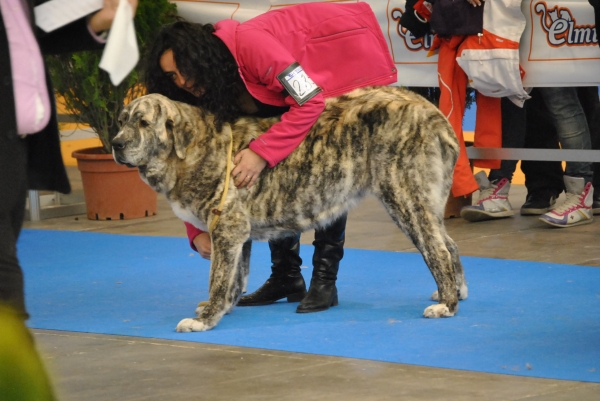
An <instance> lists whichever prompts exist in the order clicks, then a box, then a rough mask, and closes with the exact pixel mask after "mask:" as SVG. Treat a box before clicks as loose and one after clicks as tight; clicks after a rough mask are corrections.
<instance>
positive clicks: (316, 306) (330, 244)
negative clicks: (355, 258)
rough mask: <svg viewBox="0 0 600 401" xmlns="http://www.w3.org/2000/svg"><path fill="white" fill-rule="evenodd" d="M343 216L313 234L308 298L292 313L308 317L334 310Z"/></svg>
mask: <svg viewBox="0 0 600 401" xmlns="http://www.w3.org/2000/svg"><path fill="white" fill-rule="evenodd" d="M346 217H347V216H346V215H343V216H342V217H340V218H339V219H337V220H336V221H334V222H333V224H332V225H331V226H329V227H327V228H325V229H322V230H317V231H315V241H314V242H313V245H314V246H315V253H314V254H313V274H312V279H311V280H310V288H309V289H308V294H306V297H304V299H303V300H302V302H300V305H298V308H297V309H296V312H298V313H310V312H320V311H323V310H326V309H329V307H330V306H337V304H338V294H337V288H336V286H335V281H336V280H337V272H338V269H339V267H340V260H342V258H343V257H344V240H345V233H346Z"/></svg>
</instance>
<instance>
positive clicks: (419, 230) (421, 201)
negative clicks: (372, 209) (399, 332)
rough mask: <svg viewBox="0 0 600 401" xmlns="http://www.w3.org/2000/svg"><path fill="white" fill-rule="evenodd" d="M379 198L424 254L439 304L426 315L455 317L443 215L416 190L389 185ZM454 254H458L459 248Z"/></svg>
mask: <svg viewBox="0 0 600 401" xmlns="http://www.w3.org/2000/svg"><path fill="white" fill-rule="evenodd" d="M376 195H377V196H378V197H379V199H380V200H381V202H382V203H383V205H384V207H385V208H386V210H387V211H388V213H389V214H390V216H391V217H392V219H393V220H394V222H395V223H396V224H397V225H398V227H400V229H401V230H402V231H403V232H404V233H405V234H406V235H408V237H409V238H410V239H411V240H412V242H413V244H414V245H415V246H416V247H417V249H418V250H419V251H420V252H421V254H422V255H423V259H424V260H425V263H426V264H427V266H428V267H429V270H430V272H431V274H432V275H433V278H434V280H435V282H436V284H437V287H438V294H440V296H439V298H440V299H439V303H438V304H437V305H431V306H429V307H427V308H426V309H425V311H424V313H423V315H424V316H425V317H430V318H437V317H450V316H454V314H455V313H456V312H457V311H458V295H457V291H456V279H455V272H454V265H453V259H454V257H453V254H452V253H451V251H450V250H449V249H448V247H447V245H446V242H447V234H446V232H445V229H444V227H443V215H442V216H440V213H438V212H436V210H435V209H434V208H432V207H430V205H429V203H428V202H429V200H428V199H427V197H426V193H424V192H423V191H415V190H414V188H413V189H412V190H411V193H410V194H409V193H408V192H407V191H406V190H405V189H403V188H398V187H394V188H391V187H390V186H387V187H382V188H381V192H380V193H379V194H376ZM453 251H456V252H457V250H456V247H454V248H453ZM457 255H458V253H456V256H457ZM461 269H462V268H461Z"/></svg>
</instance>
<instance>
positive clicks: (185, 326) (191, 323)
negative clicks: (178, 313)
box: [175, 319, 212, 333]
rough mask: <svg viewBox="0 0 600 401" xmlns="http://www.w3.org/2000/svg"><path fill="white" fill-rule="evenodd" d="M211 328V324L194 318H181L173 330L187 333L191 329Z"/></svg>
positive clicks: (203, 329)
mask: <svg viewBox="0 0 600 401" xmlns="http://www.w3.org/2000/svg"><path fill="white" fill-rule="evenodd" d="M210 329H212V326H209V325H207V324H206V323H204V322H201V321H199V320H196V319H183V320H182V321H181V322H179V324H178V325H177V327H176V328H175V330H177V332H179V333H189V332H191V331H207V330H210Z"/></svg>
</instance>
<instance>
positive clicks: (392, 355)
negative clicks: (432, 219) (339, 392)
mask: <svg viewBox="0 0 600 401" xmlns="http://www.w3.org/2000/svg"><path fill="white" fill-rule="evenodd" d="M308 235H310V234H308ZM311 253H312V247H311V246H302V257H303V259H304V261H305V264H307V265H309V264H310V260H311ZM19 255H20V259H21V263H22V265H23V268H24V270H25V275H26V276H25V278H26V292H27V302H28V306H29V309H30V313H31V315H32V318H31V320H30V322H29V323H30V326H31V327H33V328H40V329H52V330H66V331H76V332H90V333H103V334H117V335H126V336H140V337H151V338H162V339H170V340H180V341H194V342H203V343H214V344H226V345H236V346H243V347H256V348H265V349H272V350H282V351H295V352H302V353H311V354H322V355H334V356H341V357H351V358H363V359H369V360H377V361H387V362H395V363H407V364H415V365H423V366H433V367H441V368H452V369H462V370H472V371H480V372H490V373H504V374H512V375H521V376H534V377H545V378H554V379H567V380H581V381H590V382H600V347H599V346H598V340H599V339H600V289H599V288H600V269H598V268H592V267H582V266H572V265H557V264H550V263H534V262H523V261H511V260H495V259H486V258H472V257H463V258H462V260H463V263H464V266H465V270H466V273H467V280H468V283H469V287H470V294H469V299H468V300H465V301H462V302H461V303H460V312H459V314H458V315H457V316H455V317H453V318H449V319H435V320H430V319H425V318H422V317H421V316H422V313H423V310H424V309H425V307H427V306H428V305H430V304H431V301H429V299H428V298H429V295H430V294H431V292H432V291H433V290H434V289H435V283H434V281H433V278H432V277H431V275H430V273H429V271H428V269H427V267H426V265H425V263H424V262H423V260H422V258H421V256H420V255H419V254H413V253H395V252H381V251H366V250H358V249H347V250H346V256H345V257H344V260H343V262H342V263H343V265H342V268H341V271H340V275H339V280H338V289H339V294H340V305H339V306H338V307H334V308H332V309H330V310H329V311H327V312H322V313H311V314H297V313H294V311H295V308H296V306H297V304H289V303H287V302H278V303H276V304H273V305H269V306H262V307H246V308H242V307H238V308H235V310H234V311H233V313H231V314H230V315H226V316H225V317H224V318H223V319H222V320H221V322H220V324H219V325H218V326H217V327H216V328H215V329H213V330H212V331H209V332H204V333H185V334H184V333H176V332H175V331H174V328H175V326H176V324H177V323H178V322H179V320H180V319H182V318H185V317H193V315H194V314H193V312H194V309H195V306H196V304H197V302H198V301H200V300H204V299H206V298H207V281H208V271H209V264H208V262H207V261H205V260H203V259H202V258H200V257H199V256H198V255H197V254H195V253H193V252H192V251H191V250H190V249H189V247H188V244H187V241H186V239H184V238H166V237H140V236H124V235H110V234H98V233H75V232H67V231H44V230H24V231H23V233H22V235H21V239H20V242H19ZM269 266H270V263H269V251H268V247H267V244H266V243H261V242H255V243H254V245H253V253H252V261H251V274H250V281H249V286H248V290H249V291H253V290H254V289H256V288H257V287H258V286H259V285H260V284H262V283H263V281H264V280H265V279H266V278H267V276H268V275H269V273H270V269H269ZM310 270H311V269H310V268H309V269H306V270H304V275H305V277H310Z"/></svg>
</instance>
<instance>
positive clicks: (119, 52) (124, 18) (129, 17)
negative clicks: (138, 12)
mask: <svg viewBox="0 0 600 401" xmlns="http://www.w3.org/2000/svg"><path fill="white" fill-rule="evenodd" d="M139 58H140V54H139V50H138V44H137V38H136V37H135V26H134V24H133V10H132V9H131V5H130V4H129V1H127V0H120V1H119V6H118V8H117V13H116V15H115V19H114V20H113V23H112V26H111V28H110V32H109V33H108V40H107V42H106V46H105V47H104V53H102V59H101V60H100V65H99V67H100V68H102V69H103V70H105V71H106V72H108V74H109V76H110V80H111V81H112V83H113V85H115V86H117V85H119V84H120V83H121V81H123V79H125V77H126V76H127V75H128V74H129V73H130V72H131V70H133V69H134V68H135V66H136V64H137V62H138V60H139Z"/></svg>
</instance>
